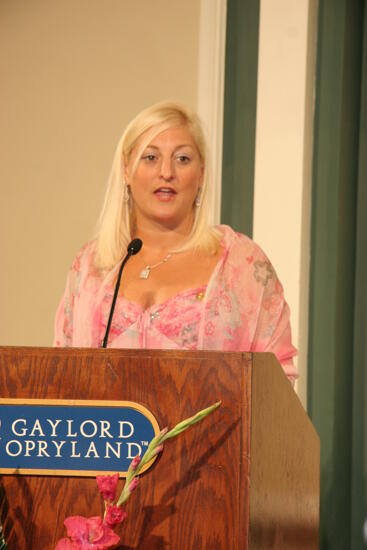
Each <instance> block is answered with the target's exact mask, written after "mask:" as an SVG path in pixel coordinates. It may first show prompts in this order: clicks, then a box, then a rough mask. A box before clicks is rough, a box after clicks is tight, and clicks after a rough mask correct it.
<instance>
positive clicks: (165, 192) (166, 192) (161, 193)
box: [154, 187, 177, 201]
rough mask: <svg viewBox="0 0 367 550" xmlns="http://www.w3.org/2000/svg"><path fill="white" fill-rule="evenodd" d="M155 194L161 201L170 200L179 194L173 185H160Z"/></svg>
mask: <svg viewBox="0 0 367 550" xmlns="http://www.w3.org/2000/svg"><path fill="white" fill-rule="evenodd" d="M154 194H155V196H156V197H158V199H159V200H161V201H169V200H172V199H173V198H174V196H175V195H177V191H175V190H174V189H172V187H159V188H158V189H156V190H155V191H154Z"/></svg>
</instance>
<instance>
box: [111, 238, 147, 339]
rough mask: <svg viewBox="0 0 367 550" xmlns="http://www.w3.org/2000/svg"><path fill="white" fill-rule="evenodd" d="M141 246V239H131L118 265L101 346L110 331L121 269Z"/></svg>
mask: <svg viewBox="0 0 367 550" xmlns="http://www.w3.org/2000/svg"><path fill="white" fill-rule="evenodd" d="M142 246H143V242H142V240H141V239H133V240H132V241H131V243H129V245H128V247H127V254H126V256H125V258H124V259H123V261H122V262H121V266H120V269H119V273H118V276H117V281H116V286H115V292H114V293H113V298H112V304H111V310H110V315H109V317H108V323H107V328H106V334H105V335H104V338H103V342H102V348H106V347H107V341H108V335H109V333H110V328H111V323H112V317H113V313H114V311H115V305H116V300H117V295H118V292H119V288H120V281H121V275H122V271H123V269H124V267H125V264H126V262H127V260H128V259H129V258H130V257H131V256H135V254H137V253H138V252H140V250H141V247H142Z"/></svg>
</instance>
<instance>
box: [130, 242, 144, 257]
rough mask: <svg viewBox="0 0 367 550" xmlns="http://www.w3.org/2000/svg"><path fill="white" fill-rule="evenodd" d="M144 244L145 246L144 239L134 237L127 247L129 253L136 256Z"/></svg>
mask: <svg viewBox="0 0 367 550" xmlns="http://www.w3.org/2000/svg"><path fill="white" fill-rule="evenodd" d="M142 246H143V241H142V240H141V239H133V240H132V241H131V243H129V246H128V247H127V253H128V254H130V256H134V255H135V254H137V253H138V252H139V251H140V249H141V247H142Z"/></svg>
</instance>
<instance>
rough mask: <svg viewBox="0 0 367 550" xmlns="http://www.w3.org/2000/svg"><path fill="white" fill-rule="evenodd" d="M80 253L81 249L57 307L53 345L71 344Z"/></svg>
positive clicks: (66, 345) (65, 345)
mask: <svg viewBox="0 0 367 550" xmlns="http://www.w3.org/2000/svg"><path fill="white" fill-rule="evenodd" d="M81 254H82V251H80V252H79V254H78V256H77V257H76V258H75V260H74V262H73V265H72V266H71V268H70V270H69V273H68V276H67V279H66V288H65V292H64V294H63V296H62V298H61V301H60V304H59V307H58V308H57V312H56V319H55V333H54V346H56V347H71V346H72V345H73V316H74V315H73V313H74V302H75V297H76V295H77V293H78V289H79V283H80V275H81V269H80V258H81Z"/></svg>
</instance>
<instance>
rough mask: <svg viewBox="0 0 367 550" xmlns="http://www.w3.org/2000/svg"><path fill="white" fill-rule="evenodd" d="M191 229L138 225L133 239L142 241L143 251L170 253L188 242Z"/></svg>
mask: <svg viewBox="0 0 367 550" xmlns="http://www.w3.org/2000/svg"><path fill="white" fill-rule="evenodd" d="M190 230H191V227H179V228H175V229H167V228H165V227H161V226H149V227H147V226H144V225H141V224H140V225H138V226H137V227H136V230H135V231H134V237H138V238H139V239H141V240H142V241H143V246H144V247H145V249H150V250H152V251H153V250H156V251H170V250H175V249H177V248H180V247H182V246H183V245H184V243H185V242H186V241H187V240H188V238H189V234H190Z"/></svg>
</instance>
